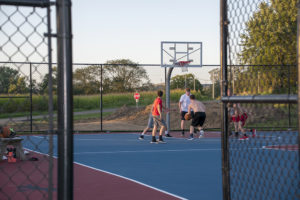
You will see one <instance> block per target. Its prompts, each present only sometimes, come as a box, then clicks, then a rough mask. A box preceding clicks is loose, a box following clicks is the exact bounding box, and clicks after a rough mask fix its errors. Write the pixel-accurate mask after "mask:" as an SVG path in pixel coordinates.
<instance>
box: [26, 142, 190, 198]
mask: <svg viewBox="0 0 300 200" xmlns="http://www.w3.org/2000/svg"><path fill="white" fill-rule="evenodd" d="M24 149H27V150H28V151H31V152H35V153H38V154H41V155H46V156H48V157H49V155H48V154H45V153H41V152H37V151H34V150H31V149H28V148H24ZM53 158H55V159H57V157H56V156H53ZM73 163H75V164H77V165H80V166H83V167H87V168H89V169H92V170H95V171H99V172H103V173H106V174H110V175H112V176H116V177H119V178H122V179H125V180H128V181H131V182H134V183H137V184H140V185H142V186H144V187H148V188H151V189H153V190H156V191H158V192H161V193H164V194H167V195H170V196H173V197H175V198H179V199H182V200H188V199H186V198H184V197H181V196H178V195H176V194H172V193H169V192H167V191H164V190H161V189H158V188H156V187H153V186H151V185H147V184H145V183H142V182H140V181H137V180H134V179H131V178H128V177H125V176H122V175H118V174H115V173H112V172H108V171H105V170H102V169H97V168H94V167H91V166H88V165H85V164H82V163H79V162H73Z"/></svg>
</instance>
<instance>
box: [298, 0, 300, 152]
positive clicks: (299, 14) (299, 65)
mask: <svg viewBox="0 0 300 200" xmlns="http://www.w3.org/2000/svg"><path fill="white" fill-rule="evenodd" d="M297 68H298V91H297V92H298V102H297V105H298V123H297V128H298V146H299V145H300V134H299V125H300V83H299V80H300V0H298V2H297ZM298 155H300V148H298Z"/></svg>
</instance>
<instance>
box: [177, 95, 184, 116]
mask: <svg viewBox="0 0 300 200" xmlns="http://www.w3.org/2000/svg"><path fill="white" fill-rule="evenodd" d="M182 102H183V96H182V95H181V97H180V99H179V103H178V106H179V112H181V111H182V110H181V104H182Z"/></svg>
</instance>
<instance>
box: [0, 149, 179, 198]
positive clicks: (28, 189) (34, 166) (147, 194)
mask: <svg viewBox="0 0 300 200" xmlns="http://www.w3.org/2000/svg"><path fill="white" fill-rule="evenodd" d="M32 156H34V157H37V158H38V159H39V160H38V161H17V162H16V163H8V162H7V160H4V161H0V188H1V190H0V199H1V200H6V199H15V200H23V199H34V200H36V199H48V174H49V171H48V169H49V166H48V160H47V159H48V157H47V156H44V155H41V154H36V153H30V155H28V157H29V158H30V157H32ZM53 183H54V187H53V188H54V189H53V199H57V185H56V183H57V163H56V159H54V172H53ZM74 199H78V200H81V199H107V200H108V199H130V200H140V199H143V200H147V199H149V200H150V199H161V200H171V199H174V200H175V199H180V198H179V197H176V196H172V195H171V194H167V193H164V192H162V191H158V190H156V189H154V188H151V187H147V186H145V185H143V184H139V183H137V182H134V181H131V180H128V179H125V178H122V177H118V176H115V175H113V174H109V173H105V172H101V171H99V170H97V169H92V168H89V167H86V166H83V165H79V164H74Z"/></svg>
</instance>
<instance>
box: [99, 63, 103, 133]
mask: <svg viewBox="0 0 300 200" xmlns="http://www.w3.org/2000/svg"><path fill="white" fill-rule="evenodd" d="M100 69H101V71H100V79H101V80H100V113H101V114H100V130H101V131H102V130H103V101H102V100H103V99H102V96H103V83H102V78H103V65H101V68H100Z"/></svg>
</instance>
